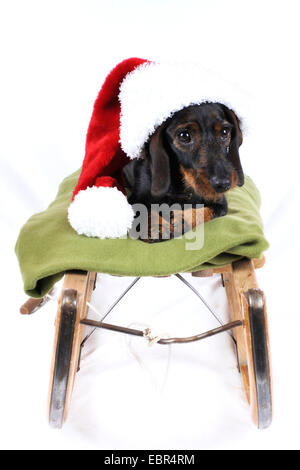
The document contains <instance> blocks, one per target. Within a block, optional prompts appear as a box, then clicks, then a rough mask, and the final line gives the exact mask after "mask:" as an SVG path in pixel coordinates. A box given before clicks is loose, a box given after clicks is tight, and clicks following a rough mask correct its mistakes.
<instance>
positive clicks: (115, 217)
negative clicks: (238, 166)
mask: <svg viewBox="0 0 300 470" xmlns="http://www.w3.org/2000/svg"><path fill="white" fill-rule="evenodd" d="M204 102H219V103H223V104H224V105H226V106H227V107H228V108H230V109H232V110H233V111H234V112H235V113H236V114H237V115H238V116H239V117H240V118H241V117H242V116H243V114H244V113H245V109H246V107H247V105H245V95H244V93H242V92H241V91H240V90H239V89H238V87H237V86H236V85H235V86H234V85H232V84H231V83H228V82H227V81H225V80H224V79H221V78H220V77H218V76H217V74H216V73H212V72H209V71H207V70H203V69H202V68H200V67H199V66H198V65H186V64H185V65H182V64H181V65H179V64H170V63H167V64H161V63H155V62H149V61H147V60H144V59H138V58H131V59H127V60H124V61H123V62H121V63H120V64H118V65H117V66H116V67H115V68H114V69H113V70H112V71H111V72H110V74H109V75H108V76H107V78H106V80H105V82H104V84H103V86H102V88H101V90H100V93H99V95H98V97H97V99H96V102H95V105H94V109H93V114H92V118H91V121H90V124H89V128H88V132H87V139H86V153H85V158H84V161H83V165H82V169H81V174H80V177H79V180H78V184H77V186H76V187H75V190H74V193H73V198H72V202H71V204H70V206H69V210H68V218H69V221H70V224H71V226H72V227H73V228H74V230H76V231H77V232H78V233H79V234H83V235H87V236H90V237H98V238H118V237H123V236H126V234H127V232H128V230H129V229H130V228H131V225H132V222H133V218H134V212H133V209H132V207H131V206H130V205H129V204H128V202H127V199H126V195H125V190H124V188H123V186H122V182H121V171H122V168H123V167H124V166H125V165H126V164H127V163H128V162H129V161H130V159H131V158H138V157H139V156H140V154H141V151H142V149H143V146H144V145H145V143H146V142H147V140H148V139H149V137H150V136H151V135H152V134H153V132H154V131H155V129H156V128H157V127H158V126H159V125H160V124H162V123H163V122H164V121H165V120H166V119H167V118H169V117H170V116H172V114H174V113H175V112H176V111H179V110H181V109H183V108H185V107H186V106H189V105H192V104H201V103H204Z"/></svg>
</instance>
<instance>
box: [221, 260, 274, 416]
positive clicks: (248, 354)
mask: <svg viewBox="0 0 300 470" xmlns="http://www.w3.org/2000/svg"><path fill="white" fill-rule="evenodd" d="M257 265H259V266H261V265H262V264H261V263H257ZM223 280H224V286H225V289H226V294H227V298H228V304H229V311H230V319H231V321H235V320H242V321H243V328H236V329H235V330H234V331H233V334H234V336H235V338H236V341H237V349H238V358H239V367H240V371H241V376H242V380H243V384H244V390H245V393H246V397H247V400H248V402H249V404H250V409H251V416H252V419H253V422H254V423H255V424H256V425H258V401H257V399H258V397H257V389H256V379H255V370H254V363H253V350H252V337H251V328H250V320H249V310H248V301H247V298H246V296H245V294H246V293H247V291H249V289H258V283H257V279H256V275H255V262H254V261H253V260H250V259H243V260H240V261H237V262H235V263H233V264H232V273H224V274H223ZM265 329H266V339H267V348H268V352H269V353H270V351H269V350H270V345H269V336H268V325H267V315H266V311H265ZM269 357H270V354H269Z"/></svg>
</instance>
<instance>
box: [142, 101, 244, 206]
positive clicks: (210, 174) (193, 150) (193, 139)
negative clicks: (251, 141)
mask: <svg viewBox="0 0 300 470" xmlns="http://www.w3.org/2000/svg"><path fill="white" fill-rule="evenodd" d="M242 140H243V138H242V132H241V129H240V122H239V119H238V118H237V116H236V115H235V113H234V112H233V111H232V110H230V109H228V108H227V107H226V106H225V105H223V104H219V103H203V104H201V105H192V106H189V107H187V108H184V109H182V110H181V111H178V112H176V113H175V114H174V115H173V116H172V117H171V118H169V119H168V120H167V121H166V122H165V123H163V124H162V125H161V126H160V127H159V128H158V129H157V130H156V131H155V133H154V134H153V135H152V137H151V138H150V140H149V142H148V154H149V157H150V165H151V171H152V186H151V193H152V195H153V196H155V197H161V196H163V195H164V194H165V193H166V192H167V191H168V188H169V187H170V183H171V166H172V165H173V164H174V162H175V161H176V162H177V165H178V166H179V169H180V173H181V175H182V179H183V181H184V183H185V185H186V187H188V188H192V189H193V191H194V192H195V193H196V194H198V195H200V196H202V197H203V198H204V199H207V200H217V199H219V198H220V197H222V194H223V193H224V192H226V191H228V190H229V189H231V188H233V187H234V186H236V185H238V186H242V185H243V184H244V174H243V170H242V166H241V163H240V157H239V147H240V145H241V143H242Z"/></svg>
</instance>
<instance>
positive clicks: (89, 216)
mask: <svg viewBox="0 0 300 470" xmlns="http://www.w3.org/2000/svg"><path fill="white" fill-rule="evenodd" d="M68 219H69V222H70V224H71V226H72V227H73V228H74V230H76V232H77V233H79V235H86V236H88V237H98V238H121V237H123V236H126V235H127V232H128V230H129V229H130V228H131V225H132V222H133V219H134V212H133V209H132V207H131V205H130V204H129V203H128V201H127V199H126V197H125V196H124V194H123V193H121V191H119V190H118V189H117V188H105V187H96V186H93V187H91V188H87V189H85V190H83V191H79V192H78V194H77V195H76V196H75V198H74V201H73V202H72V203H71V204H70V206H69V210H68Z"/></svg>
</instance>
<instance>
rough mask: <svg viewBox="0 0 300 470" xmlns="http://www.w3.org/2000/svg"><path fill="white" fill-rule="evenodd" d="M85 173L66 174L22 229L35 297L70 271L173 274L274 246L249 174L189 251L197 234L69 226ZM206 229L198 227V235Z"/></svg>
mask: <svg viewBox="0 0 300 470" xmlns="http://www.w3.org/2000/svg"><path fill="white" fill-rule="evenodd" d="M79 173H80V170H78V171H77V172H75V173H73V174H72V175H71V176H69V177H68V178H66V179H65V180H64V181H63V182H62V183H61V185H60V187H59V191H58V194H57V197H56V199H55V201H54V202H53V203H52V204H51V205H50V206H49V207H48V209H47V210H45V211H44V212H41V213H38V214H35V215H33V216H32V217H31V218H30V219H29V220H28V222H27V223H26V224H25V225H24V226H23V228H22V229H21V232H20V235H19V238H18V240H17V244H16V254H17V257H18V260H19V264H20V269H21V273H22V276H23V281H24V290H25V292H26V293H27V294H28V295H30V296H32V297H41V296H44V295H45V294H46V293H47V292H48V291H49V290H50V289H51V287H52V286H53V284H54V283H55V282H57V281H58V280H59V279H61V277H62V276H63V274H64V273H65V272H66V271H68V270H84V271H97V272H102V273H109V274H115V275H120V276H153V275H168V274H173V273H177V272H192V271H198V270H200V269H207V268H209V267H219V266H224V265H226V264H228V263H231V262H233V261H235V260H237V259H240V258H242V257H248V258H260V257H261V256H262V255H263V252H264V250H266V249H267V247H268V243H267V241H266V240H265V238H264V233H263V226H262V221H261V218H260V214H259V207H260V195H259V192H258V190H257V188H256V186H255V185H254V183H253V181H252V180H251V179H250V178H249V177H246V180H245V185H244V186H243V187H241V188H235V189H234V190H231V191H229V192H228V193H227V201H228V206H229V210H228V214H227V215H226V216H225V217H221V218H218V219H214V220H212V221H210V222H206V223H205V224H204V245H203V247H202V248H200V249H196V250H195V249H189V250H187V249H186V247H187V245H186V242H187V239H186V237H188V236H190V235H191V234H187V235H186V236H184V237H182V238H179V239H174V240H169V241H165V242H162V243H154V244H148V243H144V242H142V241H139V240H133V239H131V238H126V239H105V240H100V239H98V238H88V237H86V236H83V235H78V234H77V233H76V232H75V231H74V230H73V229H72V227H71V226H70V225H69V222H68V219H67V209H68V206H69V204H70V201H71V196H72V191H73V188H74V187H75V184H76V182H77V180H78V177H79ZM201 229H202V230H203V226H202V227H199V226H198V228H197V229H196V233H194V234H193V235H197V231H199V230H201ZM199 236H200V232H199ZM191 242H192V240H189V242H188V243H191ZM190 246H191V245H190Z"/></svg>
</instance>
